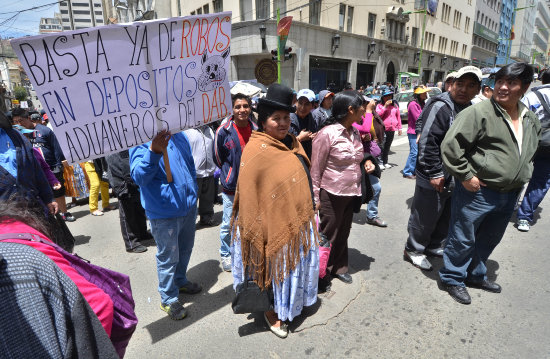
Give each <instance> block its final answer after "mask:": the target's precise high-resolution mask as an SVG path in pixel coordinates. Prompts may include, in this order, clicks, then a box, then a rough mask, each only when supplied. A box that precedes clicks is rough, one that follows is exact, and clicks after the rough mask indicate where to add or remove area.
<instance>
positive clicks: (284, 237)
mask: <svg viewBox="0 0 550 359" xmlns="http://www.w3.org/2000/svg"><path fill="white" fill-rule="evenodd" d="M292 98H293V93H292V90H291V89H290V88H288V87H286V86H282V85H279V84H273V85H271V86H270V87H269V89H268V91H267V95H266V97H265V98H261V99H260V100H259V102H258V110H257V112H258V131H254V132H252V136H251V137H250V141H249V142H248V144H247V145H246V148H245V149H244V151H243V155H242V158H241V169H240V172H239V181H238V183H237V190H236V193H235V202H234V205H233V217H232V230H233V241H232V251H231V253H232V265H233V268H232V273H233V279H234V288H236V287H237V285H238V284H240V283H241V282H243V281H244V278H245V269H246V273H247V275H248V277H251V278H252V279H253V280H254V281H255V282H256V283H257V284H258V286H259V287H260V288H262V289H267V288H269V287H271V288H272V289H273V297H274V298H273V299H274V304H273V310H270V311H267V312H265V313H263V315H264V319H265V320H266V322H267V324H268V326H269V328H270V330H271V331H272V332H273V333H274V334H275V335H277V336H278V337H281V338H285V337H286V336H287V335H288V328H287V325H286V323H285V321H292V320H293V319H294V318H295V317H296V316H298V315H299V314H300V313H301V311H302V309H303V307H304V306H310V305H313V304H314V303H315V302H316V301H317V285H318V277H319V250H318V246H317V241H318V239H317V237H318V235H317V231H316V229H315V226H314V204H313V200H312V195H311V194H312V187H311V178H310V175H309V166H310V162H309V159H308V157H307V155H306V153H305V151H304V149H303V147H302V145H301V144H300V142H299V141H298V140H296V137H295V136H293V135H291V134H289V133H288V130H289V128H290V112H294V108H293V107H292V106H291V105H292Z"/></svg>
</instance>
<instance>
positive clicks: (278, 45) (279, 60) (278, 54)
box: [277, 8, 281, 84]
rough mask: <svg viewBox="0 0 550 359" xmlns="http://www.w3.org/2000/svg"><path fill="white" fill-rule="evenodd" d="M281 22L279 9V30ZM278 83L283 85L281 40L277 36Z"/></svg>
mask: <svg viewBox="0 0 550 359" xmlns="http://www.w3.org/2000/svg"><path fill="white" fill-rule="evenodd" d="M279 20H281V13H280V10H279V8H277V30H278V29H279ZM277 83H278V84H280V83H281V38H280V37H279V34H277Z"/></svg>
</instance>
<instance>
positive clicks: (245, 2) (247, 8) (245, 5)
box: [239, 0, 252, 21]
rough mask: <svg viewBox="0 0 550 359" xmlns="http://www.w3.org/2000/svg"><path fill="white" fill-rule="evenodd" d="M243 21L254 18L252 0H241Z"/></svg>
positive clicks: (240, 7)
mask: <svg viewBox="0 0 550 359" xmlns="http://www.w3.org/2000/svg"><path fill="white" fill-rule="evenodd" d="M239 10H240V11H241V21H249V20H252V0H240V3H239Z"/></svg>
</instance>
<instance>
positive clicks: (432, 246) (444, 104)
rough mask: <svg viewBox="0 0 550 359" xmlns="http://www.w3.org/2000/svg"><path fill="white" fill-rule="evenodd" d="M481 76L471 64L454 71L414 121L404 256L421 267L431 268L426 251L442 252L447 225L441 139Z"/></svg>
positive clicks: (447, 185) (447, 183) (447, 180)
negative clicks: (412, 187)
mask: <svg viewBox="0 0 550 359" xmlns="http://www.w3.org/2000/svg"><path fill="white" fill-rule="evenodd" d="M481 76H482V74H481V71H480V70H479V69H478V68H477V67H475V66H466V67H463V68H461V69H460V70H459V71H458V72H455V77H454V78H453V81H454V82H453V84H452V86H451V87H450V89H449V92H445V93H443V94H441V95H439V96H436V97H432V98H430V100H429V102H427V103H426V105H425V107H424V109H423V110H422V113H421V115H420V118H419V121H418V122H422V125H421V128H420V132H419V133H420V140H419V142H418V157H417V160H416V187H415V190H414V197H413V202H412V205H411V215H410V217H409V223H408V226H407V230H408V232H409V236H408V238H407V243H406V245H405V252H404V259H405V260H407V261H410V262H411V263H412V264H413V265H414V266H415V267H418V268H420V269H423V270H431V269H432V265H431V263H430V262H429V261H428V259H427V258H426V255H431V256H438V257H441V256H442V255H443V244H444V242H445V239H446V238H447V231H448V228H449V217H450V213H451V202H450V199H451V192H452V188H453V181H452V177H451V175H449V173H447V172H446V171H445V169H444V168H443V161H442V160H441V148H440V146H441V142H442V141H443V138H444V137H445V134H446V133H447V131H448V130H449V127H451V124H452V123H453V120H454V119H455V117H456V115H457V114H458V113H459V112H461V111H462V110H463V109H464V108H466V107H468V106H470V104H471V102H470V101H471V100H472V98H474V96H475V95H476V94H477V93H478V92H479V88H480V85H481ZM417 129H418V127H417Z"/></svg>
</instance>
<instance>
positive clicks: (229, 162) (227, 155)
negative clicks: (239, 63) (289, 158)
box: [214, 93, 258, 272]
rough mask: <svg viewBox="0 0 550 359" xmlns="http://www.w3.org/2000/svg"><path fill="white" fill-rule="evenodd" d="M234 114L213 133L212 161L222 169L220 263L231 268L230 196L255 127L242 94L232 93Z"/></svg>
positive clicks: (233, 192) (225, 267) (231, 209)
mask: <svg viewBox="0 0 550 359" xmlns="http://www.w3.org/2000/svg"><path fill="white" fill-rule="evenodd" d="M231 101H232V103H233V115H231V117H229V118H227V119H226V120H225V121H224V122H223V123H222V124H221V125H220V127H218V129H217V130H216V135H215V136H214V161H215V162H216V164H217V165H218V167H219V168H220V169H221V173H220V182H221V184H222V200H223V217H222V225H221V228H220V256H221V266H222V269H223V270H224V271H226V272H230V271H231V252H230V247H231V231H230V228H229V225H230V221H231V213H232V212H233V199H234V198H235V189H236V188H237V179H238V178H239V168H240V165H241V155H242V153H243V150H244V147H245V146H246V144H247V143H248V139H249V138H250V135H251V134H252V131H253V130H256V129H257V128H258V126H256V124H255V123H254V121H252V115H251V113H252V107H251V102H250V98H248V96H245V95H243V94H241V93H238V94H236V95H234V96H232V98H231Z"/></svg>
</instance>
